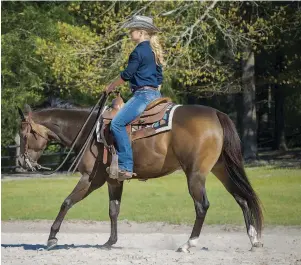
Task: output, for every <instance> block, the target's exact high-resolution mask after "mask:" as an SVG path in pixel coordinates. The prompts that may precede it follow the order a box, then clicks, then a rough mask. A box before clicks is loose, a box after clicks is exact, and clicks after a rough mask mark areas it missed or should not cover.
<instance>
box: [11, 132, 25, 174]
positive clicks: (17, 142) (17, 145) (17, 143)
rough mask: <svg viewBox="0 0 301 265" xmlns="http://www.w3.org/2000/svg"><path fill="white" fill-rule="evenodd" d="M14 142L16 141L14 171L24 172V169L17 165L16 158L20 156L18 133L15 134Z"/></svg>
mask: <svg viewBox="0 0 301 265" xmlns="http://www.w3.org/2000/svg"><path fill="white" fill-rule="evenodd" d="M14 140H15V143H16V156H15V166H16V168H15V171H16V172H24V171H25V170H24V169H23V168H21V167H19V163H18V159H19V156H20V135H19V134H18V133H17V134H16V136H15V139H14Z"/></svg>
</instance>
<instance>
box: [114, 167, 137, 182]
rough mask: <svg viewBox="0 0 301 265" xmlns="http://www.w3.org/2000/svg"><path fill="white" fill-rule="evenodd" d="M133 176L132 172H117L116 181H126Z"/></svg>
mask: <svg viewBox="0 0 301 265" xmlns="http://www.w3.org/2000/svg"><path fill="white" fill-rule="evenodd" d="M134 175H135V174H134V173H132V172H128V171H125V170H120V169H119V170H118V179H117V180H118V181H124V180H127V179H131V178H132V177H133V176H134Z"/></svg>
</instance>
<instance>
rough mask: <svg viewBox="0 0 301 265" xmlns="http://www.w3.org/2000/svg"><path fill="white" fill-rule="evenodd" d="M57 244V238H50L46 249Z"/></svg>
mask: <svg viewBox="0 0 301 265" xmlns="http://www.w3.org/2000/svg"><path fill="white" fill-rule="evenodd" d="M56 245H57V238H51V239H49V240H48V242H47V250H50V249H53V248H54V247H56Z"/></svg>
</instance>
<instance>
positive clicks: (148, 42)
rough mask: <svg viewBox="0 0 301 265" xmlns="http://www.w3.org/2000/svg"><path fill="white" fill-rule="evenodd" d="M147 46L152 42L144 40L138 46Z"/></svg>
mask: <svg viewBox="0 0 301 265" xmlns="http://www.w3.org/2000/svg"><path fill="white" fill-rule="evenodd" d="M145 44H148V45H149V44H150V41H149V40H144V41H142V42H140V43H139V44H138V45H137V46H140V45H145Z"/></svg>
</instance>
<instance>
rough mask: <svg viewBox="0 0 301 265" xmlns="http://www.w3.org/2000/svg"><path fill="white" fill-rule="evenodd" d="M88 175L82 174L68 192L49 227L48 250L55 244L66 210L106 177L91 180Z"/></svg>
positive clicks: (100, 183)
mask: <svg viewBox="0 0 301 265" xmlns="http://www.w3.org/2000/svg"><path fill="white" fill-rule="evenodd" d="M89 178H90V176H89V175H88V174H83V175H82V177H81V178H80V180H79V182H78V183H77V185H76V186H75V188H74V190H73V191H72V192H71V193H70V195H69V196H68V197H67V198H66V199H65V200H64V202H63V204H62V206H61V209H60V211H59V213H58V215H57V217H56V219H55V221H54V223H53V225H52V226H51V229H50V234H49V238H48V242H47V249H48V250H50V249H52V248H54V247H55V246H56V245H57V241H58V240H57V238H56V234H57V233H58V232H59V230H60V227H61V224H62V222H63V220H64V217H65V215H66V214H67V212H68V210H69V209H70V208H71V207H72V206H73V205H74V204H76V203H77V202H79V201H81V200H82V199H84V198H85V197H87V196H88V195H89V194H90V193H91V192H92V191H94V190H95V189H97V188H99V187H101V186H102V185H103V184H104V183H105V181H106V178H105V177H103V178H100V179H99V178H97V179H94V180H93V181H92V182H91V180H90V179H89Z"/></svg>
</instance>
